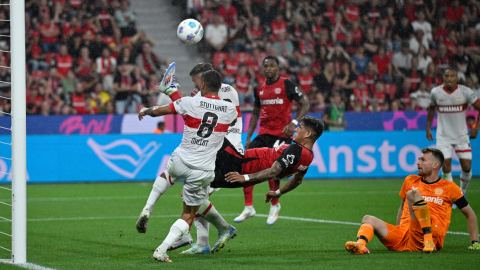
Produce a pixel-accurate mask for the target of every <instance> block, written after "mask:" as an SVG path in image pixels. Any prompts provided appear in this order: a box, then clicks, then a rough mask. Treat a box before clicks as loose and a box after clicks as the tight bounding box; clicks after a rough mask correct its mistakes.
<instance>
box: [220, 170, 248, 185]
mask: <svg viewBox="0 0 480 270" xmlns="http://www.w3.org/2000/svg"><path fill="white" fill-rule="evenodd" d="M225 180H226V181H227V182H230V183H236V182H238V183H244V182H245V177H243V175H241V174H239V173H238V172H229V173H227V174H225Z"/></svg>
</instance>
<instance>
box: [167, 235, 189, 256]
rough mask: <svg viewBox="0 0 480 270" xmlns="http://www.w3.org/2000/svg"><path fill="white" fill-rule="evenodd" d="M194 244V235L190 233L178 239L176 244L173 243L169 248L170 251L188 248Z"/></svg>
mask: <svg viewBox="0 0 480 270" xmlns="http://www.w3.org/2000/svg"><path fill="white" fill-rule="evenodd" d="M192 242H193V238H192V235H191V234H190V232H189V231H188V232H186V233H185V234H184V235H182V236H181V237H180V238H178V239H177V241H175V243H173V244H172V246H170V247H169V248H168V251H170V250H175V249H179V248H182V247H186V246H188V245H191V244H192Z"/></svg>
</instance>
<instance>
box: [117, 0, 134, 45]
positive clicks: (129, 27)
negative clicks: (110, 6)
mask: <svg viewBox="0 0 480 270" xmlns="http://www.w3.org/2000/svg"><path fill="white" fill-rule="evenodd" d="M129 7H130V2H128V1H127V0H123V1H122V2H121V3H120V9H118V10H117V11H115V21H116V24H117V26H118V28H120V31H122V36H124V37H131V36H133V35H135V34H136V32H137V31H136V30H135V21H136V16H135V13H134V12H133V11H132V10H131V9H130V8H129Z"/></svg>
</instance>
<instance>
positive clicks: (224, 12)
mask: <svg viewBox="0 0 480 270" xmlns="http://www.w3.org/2000/svg"><path fill="white" fill-rule="evenodd" d="M218 14H219V15H220V16H222V18H223V21H224V22H225V24H226V25H227V26H228V27H234V26H235V25H236V23H237V19H238V17H237V9H236V8H235V7H234V6H232V1H231V0H223V3H222V5H221V6H220V7H219V8H218Z"/></svg>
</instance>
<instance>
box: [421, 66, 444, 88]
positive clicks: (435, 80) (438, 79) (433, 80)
mask: <svg viewBox="0 0 480 270" xmlns="http://www.w3.org/2000/svg"><path fill="white" fill-rule="evenodd" d="M425 82H426V83H427V88H428V89H432V88H433V87H435V86H437V85H440V84H442V82H443V79H442V75H441V74H440V73H439V72H438V69H437V68H436V67H435V63H430V64H428V67H427V73H426V74H425Z"/></svg>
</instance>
